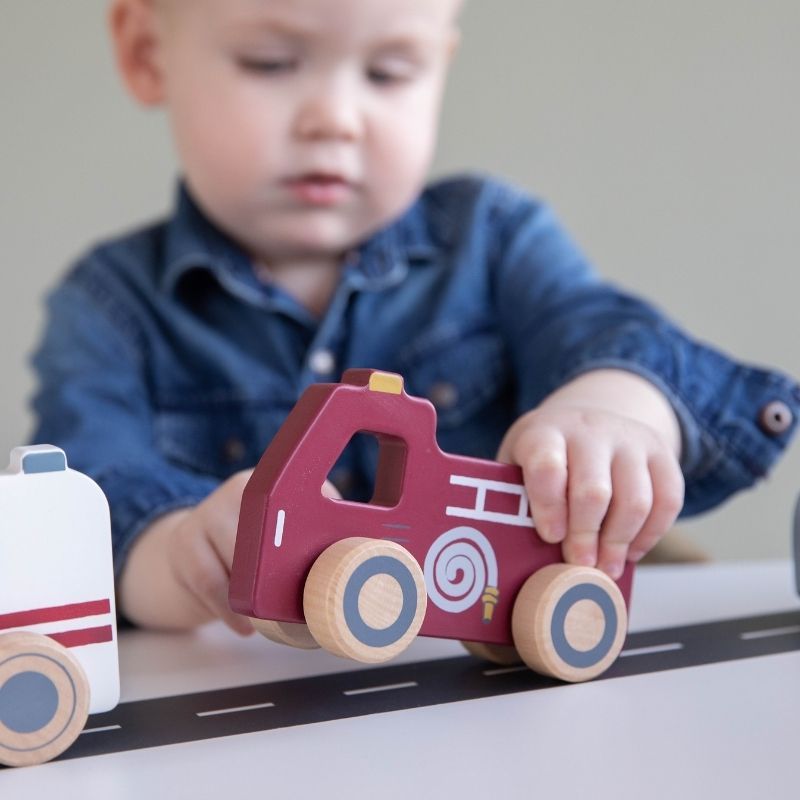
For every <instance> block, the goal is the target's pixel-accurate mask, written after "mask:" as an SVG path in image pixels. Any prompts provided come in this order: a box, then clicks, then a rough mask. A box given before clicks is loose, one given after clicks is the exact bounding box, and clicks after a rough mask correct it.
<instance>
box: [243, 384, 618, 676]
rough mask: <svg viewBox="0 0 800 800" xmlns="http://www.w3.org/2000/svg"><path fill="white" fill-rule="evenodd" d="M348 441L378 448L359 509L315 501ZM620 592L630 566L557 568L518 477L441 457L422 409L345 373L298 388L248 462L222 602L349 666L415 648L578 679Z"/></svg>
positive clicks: (557, 557) (272, 632)
mask: <svg viewBox="0 0 800 800" xmlns="http://www.w3.org/2000/svg"><path fill="white" fill-rule="evenodd" d="M357 433H366V434H371V435H372V436H374V437H375V439H377V442H378V448H379V453H378V461H377V470H376V474H375V488H374V493H373V496H372V498H371V500H370V501H369V502H368V503H357V502H351V501H348V500H341V499H337V498H332V497H328V496H325V495H324V494H323V492H322V488H323V484H324V482H325V480H326V478H327V476H328V475H329V473H330V471H331V468H332V466H333V465H334V463H335V462H336V461H337V459H338V457H339V456H340V455H341V453H342V452H343V450H344V449H345V447H346V446H347V444H348V442H349V441H350V440H351V438H352V437H353V436H354V435H355V434H357ZM631 580H632V567H630V566H629V567H628V569H627V570H626V572H625V574H624V575H623V576H622V578H621V579H620V581H619V583H618V584H617V583H614V582H613V581H612V580H611V579H610V578H608V577H607V576H606V575H605V574H604V573H602V572H600V571H599V570H596V569H593V568H587V567H576V566H569V565H567V564H564V563H563V562H562V558H561V548H560V546H559V545H552V544H547V543H545V542H544V541H543V540H542V539H541V538H540V537H539V536H538V535H537V533H536V531H535V529H534V527H533V522H532V519H531V514H530V509H529V505H528V497H527V494H526V491H525V487H524V485H523V480H522V473H521V470H520V469H519V467H517V466H512V465H509V464H500V463H497V462H493V461H486V460H482V459H476V458H468V457H462V456H455V455H450V454H447V453H443V452H442V451H441V450H440V449H439V447H438V445H437V443H436V413H435V410H434V408H433V406H432V405H431V404H430V403H429V402H428V401H427V400H423V399H420V398H416V397H411V396H409V395H408V394H406V392H405V391H404V389H403V381H402V378H401V377H400V376H399V375H394V374H391V373H384V372H378V371H373V370H365V369H357V370H349V371H347V372H346V373H345V374H344V376H343V379H342V382H341V383H339V384H316V385H312V386H311V387H309V388H308V389H307V390H306V391H305V392H304V394H303V395H302V397H301V398H300V400H299V401H298V403H297V405H296V406H295V408H294V409H293V410H292V412H291V413H290V415H289V417H288V418H287V420H286V422H285V423H284V425H283V426H282V428H281V429H280V430H279V431H278V433H277V435H276V436H275V438H274V440H273V441H272V443H271V444H270V446H269V447H268V448H267V450H266V452H265V453H264V455H263V457H262V458H261V460H260V462H259V464H258V466H257V467H256V469H255V472H254V473H253V475H252V477H251V479H250V481H249V482H248V484H247V486H246V488H245V491H244V495H243V499H242V506H241V513H240V518H239V528H238V533H237V539H236V547H235V553H234V559H233V569H232V574H231V585H230V597H229V599H230V604H231V607H232V608H233V610H234V611H237V612H238V613H240V614H245V615H247V616H249V617H251V618H252V619H253V624H254V626H255V627H256V628H257V629H258V630H260V631H261V632H262V633H263V634H264V635H266V636H267V637H268V638H270V639H275V640H277V641H282V642H284V643H287V644H292V645H295V646H300V647H316V646H322V647H324V648H325V649H327V650H329V651H331V652H333V653H336V654H338V655H341V656H345V657H350V658H353V659H356V660H359V661H362V662H367V663H371V662H380V661H385V660H387V659H389V658H392V657H393V656H395V655H397V654H398V653H399V652H401V651H402V650H403V649H405V648H406V647H407V646H408V644H409V643H410V642H411V640H412V639H413V637H414V636H416V635H417V634H420V635H422V636H437V637H444V638H455V639H461V640H462V641H464V643H465V644H466V645H467V647H468V649H470V650H471V651H473V652H478V653H480V654H482V655H485V656H487V657H489V658H491V659H492V660H497V661H499V662H505V661H510V660H512V659H513V658H514V657H521V659H522V660H523V661H524V662H525V663H526V664H528V665H529V666H530V667H531V668H532V669H534V670H536V671H538V672H541V673H544V674H548V675H552V676H555V677H558V678H561V679H563V680H568V681H580V680H586V679H589V678H592V677H594V676H596V675H598V674H600V673H601V672H602V671H603V670H605V669H606V668H607V667H608V666H609V665H610V664H611V663H612V662H613V661H614V660H615V659H616V657H617V655H618V653H619V651H620V649H621V647H622V643H623V640H624V637H625V633H626V629H627V607H626V603H627V600H628V599H629V595H630V588H631ZM306 626H307V627H306ZM476 643H479V644H476Z"/></svg>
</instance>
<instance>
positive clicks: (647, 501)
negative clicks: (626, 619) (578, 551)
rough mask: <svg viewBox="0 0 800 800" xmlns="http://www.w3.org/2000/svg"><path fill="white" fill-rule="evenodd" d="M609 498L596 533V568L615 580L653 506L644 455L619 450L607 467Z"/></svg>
mask: <svg viewBox="0 0 800 800" xmlns="http://www.w3.org/2000/svg"><path fill="white" fill-rule="evenodd" d="M611 482H612V496H611V503H610V505H609V508H608V514H606V518H605V520H604V522H603V527H602V530H601V531H600V545H599V550H598V555H597V566H598V568H599V569H601V570H603V572H605V573H606V574H607V575H609V576H610V577H611V578H613V579H614V580H616V579H617V578H619V577H620V576H621V575H622V573H623V572H624V570H625V561H626V557H627V554H628V547H629V545H630V543H631V542H632V541H633V540H634V539H635V538H636V536H637V534H638V533H639V531H640V530H641V529H642V526H643V525H644V524H645V521H646V520H647V519H648V517H649V515H650V511H651V509H652V507H653V487H652V482H651V477H650V470H649V469H648V466H647V458H646V454H645V453H644V452H643V451H640V450H635V451H634V450H627V449H623V450H621V451H619V452H618V453H617V454H616V455H615V457H614V461H613V463H612V464H611Z"/></svg>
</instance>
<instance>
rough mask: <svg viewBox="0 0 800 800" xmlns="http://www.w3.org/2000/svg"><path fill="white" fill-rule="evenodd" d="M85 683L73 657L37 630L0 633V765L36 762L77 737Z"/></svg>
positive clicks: (83, 711) (85, 707)
mask: <svg viewBox="0 0 800 800" xmlns="http://www.w3.org/2000/svg"><path fill="white" fill-rule="evenodd" d="M88 715H89V681H88V679H87V678H86V673H85V672H84V671H83V667H81V665H80V664H79V663H78V660H77V659H76V658H75V656H73V655H72V653H70V652H69V651H68V650H67V649H66V648H65V647H62V646H61V645H60V644H58V642H55V641H53V640H52V639H49V638H48V637H46V636H42V635H40V634H38V633H29V632H26V631H17V632H15V633H6V634H2V635H0V764H5V765H6V766H9V767H21V766H29V765H31V764H41V763H43V762H45V761H49V760H50V759H51V758H55V757H56V756H57V755H59V754H61V753H62V752H63V751H64V750H66V749H67V748H68V747H69V746H70V745H71V744H72V743H73V742H74V741H75V739H77V738H78V735H79V734H80V732H81V731H82V730H83V726H84V725H85V724H86V718H87V717H88Z"/></svg>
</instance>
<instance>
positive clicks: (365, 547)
mask: <svg viewBox="0 0 800 800" xmlns="http://www.w3.org/2000/svg"><path fill="white" fill-rule="evenodd" d="M426 604H427V593H426V591H425V579H424V577H423V575H422V569H421V568H420V566H419V564H418V563H417V562H416V560H415V559H414V557H413V556H412V555H411V554H410V553H409V552H408V551H407V550H406V549H405V548H404V547H401V546H400V545H399V544H396V543H395V542H388V541H381V540H378V539H363V538H352V539H342V540H341V541H338V542H336V543H335V544H332V545H331V546H330V547H328V549H327V550H325V551H324V552H323V553H322V555H320V556H319V558H317V560H316V561H315V562H314V565H313V566H312V568H311V570H310V572H309V573H308V578H307V579H306V584H305V590H304V593H303V611H304V613H305V617H306V622H307V623H308V628H309V630H310V631H311V635H312V636H313V637H314V639H315V640H316V641H317V642H319V644H320V645H322V647H324V648H325V649H326V650H329V651H330V652H332V653H335V654H336V655H339V656H343V657H345V658H352V659H355V660H356V661H362V662H364V663H367V664H375V663H379V662H381V661H387V660H388V659H390V658H393V657H394V656H396V655H397V654H398V653H401V652H402V651H403V650H405V649H406V647H408V645H409V644H410V643H411V641H412V640H413V639H414V637H415V636H416V635H417V633H418V631H419V629H420V627H422V622H423V620H424V618H425V608H426Z"/></svg>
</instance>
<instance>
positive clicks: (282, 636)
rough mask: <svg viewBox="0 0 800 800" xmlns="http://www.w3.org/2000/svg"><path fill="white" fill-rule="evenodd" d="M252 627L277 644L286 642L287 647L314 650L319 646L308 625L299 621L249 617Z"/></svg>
mask: <svg viewBox="0 0 800 800" xmlns="http://www.w3.org/2000/svg"><path fill="white" fill-rule="evenodd" d="M250 622H251V623H252V625H253V627H254V628H255V629H256V630H257V631H258V632H259V633H260V634H261V635H262V636H263V637H264V638H265V639H269V640H270V641H271V642H277V643H278V644H287V645H289V647H299V648H301V649H302V650H315V649H317V648H318V647H319V645H318V644H317V642H316V641H315V640H314V637H313V636H312V635H311V632H310V631H309V630H308V625H303V624H302V623H300V622H278V621H277V620H272V619H256V618H255V617H250Z"/></svg>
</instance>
